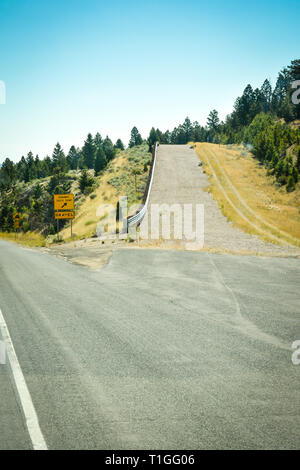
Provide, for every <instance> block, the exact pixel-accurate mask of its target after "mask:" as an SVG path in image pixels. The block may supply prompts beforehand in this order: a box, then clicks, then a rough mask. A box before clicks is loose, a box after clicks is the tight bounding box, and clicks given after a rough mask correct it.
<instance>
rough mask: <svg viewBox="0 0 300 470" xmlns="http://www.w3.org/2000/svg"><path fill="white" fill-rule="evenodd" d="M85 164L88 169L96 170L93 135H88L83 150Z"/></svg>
mask: <svg viewBox="0 0 300 470" xmlns="http://www.w3.org/2000/svg"><path fill="white" fill-rule="evenodd" d="M82 157H83V163H84V165H85V166H86V167H87V168H88V169H92V168H94V165H95V146H94V141H93V137H92V134H88V136H87V139H86V141H85V142H84V145H83V148H82Z"/></svg>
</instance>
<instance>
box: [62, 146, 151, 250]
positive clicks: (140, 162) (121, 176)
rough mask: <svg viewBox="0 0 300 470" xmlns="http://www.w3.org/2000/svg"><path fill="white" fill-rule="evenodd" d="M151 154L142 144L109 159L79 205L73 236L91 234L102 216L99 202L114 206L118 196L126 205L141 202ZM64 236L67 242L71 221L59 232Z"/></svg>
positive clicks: (87, 235)
mask: <svg viewBox="0 0 300 470" xmlns="http://www.w3.org/2000/svg"><path fill="white" fill-rule="evenodd" d="M150 162H151V154H150V153H149V152H148V145H147V144H143V145H140V146H138V147H133V148H132V149H128V150H125V151H123V152H121V153H119V155H118V156H117V157H116V158H115V159H114V160H112V161H111V162H110V164H109V165H108V167H107V169H106V170H105V172H104V173H103V174H102V175H101V176H100V177H98V178H97V185H98V187H97V189H96V190H95V191H94V192H93V193H92V194H90V195H89V196H88V197H87V198H86V199H85V201H84V202H83V203H82V204H81V205H80V207H78V209H77V211H76V218H75V220H74V221H73V239H76V238H77V239H81V238H87V237H91V236H93V235H94V234H95V232H96V227H97V224H98V222H99V221H100V220H101V217H97V216H96V213H97V209H98V207H99V206H100V205H102V204H103V205H104V204H112V205H113V206H115V207H116V205H117V202H118V199H119V197H120V196H127V197H128V205H129V206H130V205H132V204H138V203H141V202H142V199H143V195H144V191H145V188H146V184H147V179H148V174H149V168H150ZM62 236H63V239H64V240H66V241H70V240H71V238H70V224H67V226H66V228H65V229H64V230H63V231H62Z"/></svg>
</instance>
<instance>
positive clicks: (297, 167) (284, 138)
mask: <svg viewBox="0 0 300 470" xmlns="http://www.w3.org/2000/svg"><path fill="white" fill-rule="evenodd" d="M296 80H300V60H293V61H292V62H291V64H290V65H289V66H288V67H285V68H284V69H283V70H281V71H280V72H279V74H278V77H277V80H276V84H275V87H274V89H273V88H272V85H271V83H270V81H269V80H268V79H266V80H265V81H264V83H263V84H262V86H261V88H255V89H253V88H252V86H251V85H250V84H248V85H247V86H246V88H245V90H244V92H243V94H242V96H240V97H238V98H237V99H236V101H235V103H234V107H233V112H232V113H231V114H230V115H228V116H227V117H226V119H225V121H224V122H220V119H219V115H218V112H217V110H215V109H214V110H212V111H211V112H210V113H209V115H208V118H207V123H206V126H201V125H200V124H199V123H198V122H197V121H195V122H191V120H190V119H189V118H188V117H187V118H186V119H185V121H184V123H183V124H181V125H179V126H178V127H175V128H174V129H173V131H171V132H170V131H169V130H167V131H166V132H161V131H160V130H159V129H155V128H154V127H153V128H152V129H151V131H150V135H149V138H148V142H149V145H150V146H152V145H153V144H154V143H155V142H156V141H159V142H160V143H162V144H187V143H188V142H212V143H218V144H241V143H242V144H245V145H248V147H249V149H251V150H252V152H253V153H254V155H255V157H256V158H258V160H259V161H260V162H261V163H262V164H263V165H265V166H266V167H267V168H268V171H269V174H274V175H275V177H276V181H277V182H278V183H279V184H281V185H287V190H288V191H293V190H294V189H295V185H296V183H297V182H298V180H299V174H300V131H299V123H298V126H297V124H296V126H295V127H294V128H293V127H292V125H291V123H292V122H293V121H296V120H299V119H300V104H293V102H292V94H293V93H294V92H295V89H294V88H293V87H292V84H293V82H294V81H296Z"/></svg>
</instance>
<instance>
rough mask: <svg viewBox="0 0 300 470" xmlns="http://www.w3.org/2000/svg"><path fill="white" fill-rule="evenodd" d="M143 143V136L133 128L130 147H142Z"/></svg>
mask: <svg viewBox="0 0 300 470" xmlns="http://www.w3.org/2000/svg"><path fill="white" fill-rule="evenodd" d="M142 143H143V139H142V137H141V134H140V133H139V131H138V130H137V128H136V127H133V128H132V130H131V135H130V141H129V147H130V148H132V147H136V146H137V145H141V144H142Z"/></svg>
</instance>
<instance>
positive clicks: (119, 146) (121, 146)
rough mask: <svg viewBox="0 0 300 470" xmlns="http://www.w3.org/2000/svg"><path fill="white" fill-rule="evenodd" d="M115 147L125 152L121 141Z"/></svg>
mask: <svg viewBox="0 0 300 470" xmlns="http://www.w3.org/2000/svg"><path fill="white" fill-rule="evenodd" d="M115 147H116V148H117V149H119V150H125V147H124V144H123V142H122V140H121V139H118V140H117V142H116V145H115Z"/></svg>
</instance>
